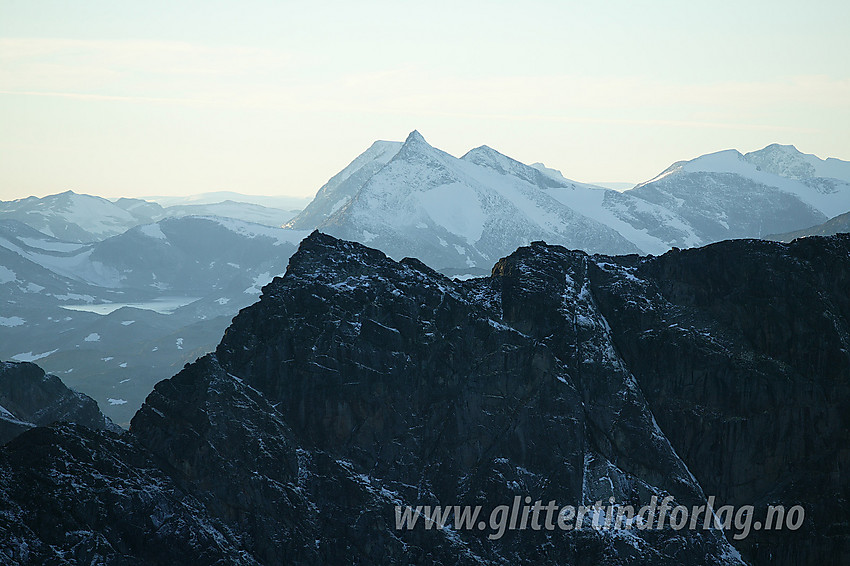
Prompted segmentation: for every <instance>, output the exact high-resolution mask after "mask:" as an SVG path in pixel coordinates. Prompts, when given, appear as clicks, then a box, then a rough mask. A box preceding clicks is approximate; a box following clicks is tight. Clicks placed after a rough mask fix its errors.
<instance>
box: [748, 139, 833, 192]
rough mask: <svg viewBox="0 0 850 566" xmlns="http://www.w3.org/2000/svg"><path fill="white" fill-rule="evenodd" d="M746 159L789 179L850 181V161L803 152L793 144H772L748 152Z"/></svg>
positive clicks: (761, 169)
mask: <svg viewBox="0 0 850 566" xmlns="http://www.w3.org/2000/svg"><path fill="white" fill-rule="evenodd" d="M744 159H745V160H746V161H748V162H749V163H752V164H753V165H755V166H756V167H757V168H758V169H759V170H760V171H765V172H767V173H773V174H774V175H779V176H780V177H787V178H789V179H798V180H804V179H811V178H812V177H825V178H833V179H839V180H842V181H845V182H846V181H850V162H847V161H842V160H840V159H835V158H834V157H830V158H829V159H821V158H820V157H818V156H817V155H812V154H810V153H803V152H801V151H800V150H798V149H797V148H796V147H794V146H793V145H781V144H778V143H774V144H770V145H769V146H767V147H765V148H764V149H760V150H758V151H751V152H749V153H747V154H746V155H744Z"/></svg>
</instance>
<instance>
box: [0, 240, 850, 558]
mask: <svg viewBox="0 0 850 566" xmlns="http://www.w3.org/2000/svg"><path fill="white" fill-rule="evenodd" d="M848 277H850V237H833V238H830V239H812V240H810V241H806V242H797V243H794V244H791V245H785V244H778V243H766V242H754V241H734V242H725V243H721V244H717V245H714V246H710V247H708V248H703V249H697V250H690V251H688V252H670V253H668V254H665V255H664V256H662V257H657V258H654V257H648V258H641V257H638V256H622V257H614V258H612V257H605V256H589V255H587V254H585V253H583V252H576V251H570V250H567V249H564V248H561V247H558V246H547V245H546V244H544V243H542V242H537V243H533V244H532V245H531V246H529V247H525V248H520V249H519V250H517V251H516V252H515V253H513V254H511V255H510V256H508V257H506V258H504V259H502V260H500V261H499V262H498V263H497V264H496V266H495V267H494V269H493V273H492V275H491V276H490V277H487V278H480V279H474V280H470V281H465V282H460V281H455V280H451V279H448V278H446V277H444V276H442V275H440V274H438V273H437V272H435V271H433V270H432V269H430V268H429V267H427V266H425V265H424V264H422V263H421V262H419V261H417V260H413V259H405V260H402V261H401V262H396V261H393V260H391V259H389V258H387V257H386V256H385V255H384V254H383V253H381V252H379V251H377V250H373V249H370V248H367V247H365V246H362V245H360V244H355V243H351V242H345V241H341V240H337V239H335V238H332V237H330V236H326V235H323V234H320V233H313V234H312V235H311V236H310V237H308V238H307V239H306V240H304V241H303V242H302V243H301V246H300V248H299V250H298V252H297V253H296V254H295V255H294V256H293V257H292V259H291V260H290V264H289V268H288V270H287V273H286V275H285V276H284V277H282V278H277V279H275V280H274V281H273V282H272V283H270V284H269V285H267V286H266V287H265V288H264V289H263V296H262V298H261V300H260V301H259V302H258V303H256V304H255V305H253V306H251V307H248V308H246V309H243V310H242V311H241V312H240V313H239V315H238V316H237V317H236V318H235V319H234V321H233V324H232V325H231V327H230V328H229V329H228V330H227V332H226V334H225V336H224V338H223V339H222V341H221V344H220V345H219V347H218V348H217V350H216V352H214V353H212V354H209V355H207V356H205V357H203V358H201V359H199V360H198V361H196V362H195V363H193V364H190V365H187V366H186V368H184V370H183V371H181V372H180V373H179V374H177V375H176V376H174V377H173V378H171V379H168V380H165V381H163V382H160V383H159V384H158V385H157V386H156V388H155V390H154V391H153V392H152V393H151V394H150V396H149V397H148V399H147V400H146V402H145V404H144V405H143V406H142V408H141V409H140V410H139V412H138V413H137V414H136V416H135V417H134V419H133V421H132V426H131V431H130V434H128V435H124V436H122V437H118V436H115V435H114V434H111V433H109V432H91V431H89V430H87V429H85V428H83V427H79V426H67V425H61V426H59V425H57V426H53V427H51V428H48V429H44V428H38V429H35V430H32V431H29V432H26V433H24V434H22V435H21V436H20V437H19V438H17V439H15V440H14V441H13V442H12V443H10V444H9V445H7V446H6V447H5V448H4V449H3V451H2V452H0V506H2V509H4V510H5V512H4V513H0V532H2V533H3V536H2V537H0V540H2V541H4V542H2V543H0V557H2V558H3V559H4V563H6V562H8V563H11V564H41V563H44V562H46V561H48V562H50V561H52V562H53V563H57V564H63V563H77V562H79V561H85V562H86V563H91V562H92V561H94V562H97V563H106V564H142V563H144V564H170V563H174V562H175V561H177V562H180V563H197V564H216V563H229V564H230V563H233V564H278V563H286V564H341V563H351V564H388V565H391V564H425V563H429V564H434V563H437V564H551V565H555V564H569V565H585V564H586V565H591V564H594V565H595V564H670V565H698V564H706V565H708V564H712V565H714V564H743V563H748V564H789V565H790V564H816V563H837V562H838V561H840V557H841V556H843V555H844V554H843V553H844V552H846V551H847V546H848V544H847V541H848V532H847V528H846V526H844V525H845V523H844V519H843V515H842V514H841V509H842V508H843V506H844V505H845V503H846V493H847V485H848V482H847V478H846V475H844V476H842V470H845V469H846V463H847V462H846V459H847V450H846V448H844V447H846V446H847V442H846V436H847V430H848V429H847V424H846V416H845V415H847V414H850V413H848V411H847V409H848V403H847V401H848V396H847V393H848V391H847V388H848V384H850V371H848V369H849V368H850V358H848V353H847V352H848V337H849V336H850V332H848V320H850V298H848V296H847V293H846V289H847V288H848V285H847V283H848ZM667 495H669V496H672V497H673V498H674V499H675V504H682V505H686V506H689V507H690V506H692V505H699V504H702V503H704V502H705V501H706V498H707V496H709V495H713V496H716V497H717V499H718V501H722V502H724V503H730V504H736V505H744V504H753V505H756V506H759V505H766V504H771V503H782V504H786V505H788V506H791V505H794V504H801V505H804V507H805V508H806V522H805V524H804V526H803V527H802V528H801V529H800V530H798V531H794V532H788V531H782V532H779V533H770V532H753V533H751V534H750V536H749V537H747V538H746V539H743V540H740V541H738V540H734V541H732V540H731V538H732V537H731V536H729V539H730V541H731V542H730V541H727V539H726V537H725V536H724V534H723V533H722V532H720V531H716V530H687V529H686V530H678V531H674V530H672V529H670V528H666V529H663V530H640V531H639V530H632V531H627V532H626V531H613V530H606V529H601V530H600V529H593V528H589V527H585V528H583V529H578V530H571V531H561V530H555V531H547V530H545V529H541V530H532V529H528V530H517V531H508V532H506V533H505V534H504V536H503V537H501V538H499V539H497V540H491V538H490V537H488V534H490V533H492V531H491V530H489V529H481V530H477V529H471V530H454V529H445V530H436V529H433V530H428V529H424V528H421V527H420V528H416V529H414V530H398V529H396V528H395V507H396V506H397V505H411V506H414V507H415V506H417V505H482V506H483V507H484V509H485V510H486V512H489V510H490V509H492V508H493V507H494V506H496V505H501V504H506V505H509V504H511V503H512V502H513V501H514V498H516V497H520V498H525V497H530V498H531V501H536V500H541V501H543V502H544V503H545V502H548V501H551V500H555V501H556V502H557V503H558V504H559V505H582V504H584V505H591V504H593V503H595V502H596V501H600V500H602V501H604V502H605V503H607V501H608V500H609V498H614V500H616V501H618V502H620V503H630V504H634V505H636V506H638V505H642V504H645V503H647V502H649V500H650V498H651V497H652V496H659V497H664V496H667ZM119 515H120V516H119ZM733 544H734V546H733Z"/></svg>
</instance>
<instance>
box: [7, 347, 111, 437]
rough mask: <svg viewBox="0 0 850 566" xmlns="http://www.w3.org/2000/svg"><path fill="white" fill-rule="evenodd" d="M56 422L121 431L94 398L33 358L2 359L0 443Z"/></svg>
mask: <svg viewBox="0 0 850 566" xmlns="http://www.w3.org/2000/svg"><path fill="white" fill-rule="evenodd" d="M55 422H73V423H78V424H81V425H84V426H86V427H88V428H91V429H93V430H111V431H112V432H120V431H121V428H120V427H118V426H117V425H115V424H114V423H113V422H112V421H111V420H109V418H107V417H105V416H104V415H103V413H101V412H100V409H99V408H98V406H97V402H95V400H94V399H92V398H91V397H89V396H88V395H85V394H83V393H79V392H77V391H73V390H71V389H68V388H67V387H66V386H65V384H64V383H62V380H61V379H59V378H58V377H56V376H55V375H50V374H45V373H44V370H42V369H41V368H40V367H38V366H37V365H35V364H33V363H29V362H0V444H5V443H6V442H8V441H10V440H11V439H13V438H14V437H16V436H18V435H19V434H21V433H22V432H24V431H25V430H29V429H31V428H33V427H36V426H47V425H50V424H53V423H55Z"/></svg>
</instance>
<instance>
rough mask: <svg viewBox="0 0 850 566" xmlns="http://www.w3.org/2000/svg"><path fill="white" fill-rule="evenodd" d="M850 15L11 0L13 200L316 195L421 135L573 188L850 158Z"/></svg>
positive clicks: (831, 9) (4, 139)
mask: <svg viewBox="0 0 850 566" xmlns="http://www.w3.org/2000/svg"><path fill="white" fill-rule="evenodd" d="M847 21H850V3H846V2H838V1H829V2H826V1H818V0H815V1H813V2H809V3H806V4H800V3H796V2H795V3H792V2H762V1H757V2H745V3H733V2H712V3H706V2H696V3H687V4H684V3H676V2H659V1H656V2H647V3H642V4H636V3H633V2H625V1H617V2H600V3H588V2H582V3H578V2H544V1H537V2H529V3H524V4H523V5H522V6H520V5H518V4H517V3H508V2H479V1H476V2H465V3H448V2H402V1H394V2H389V1H385V2H363V3H351V2H347V3H343V2H324V3H302V2H272V1H256V0H254V1H249V2H239V3H237V2H226V1H221V2H212V3H210V2H199V1H184V2H177V3H175V2H164V1H159V0H157V1H152V2H146V3H124V2H120V3H116V2H107V1H85V2H79V3H76V2H75V3H68V2H55V1H44V0H32V1H28V2H20V1H8V0H0V200H9V199H13V198H21V197H23V196H28V195H31V194H34V195H38V196H41V195H45V194H50V193H56V192H61V191H64V190H68V189H71V190H74V191H76V192H82V193H89V194H99V195H102V196H108V197H114V196H121V195H124V196H141V195H151V194H158V195H169V194H193V193H200V192H209V191H218V190H232V191H237V192H242V193H247V194H268V195H278V194H289V195H295V196H311V195H312V194H314V193H315V191H316V190H317V189H318V188H319V187H320V186H321V185H322V184H323V183H324V182H325V181H327V179H328V178H329V177H331V176H332V175H334V174H335V173H336V172H338V171H339V170H340V169H341V168H343V167H344V166H345V165H346V164H347V163H348V162H349V161H351V160H352V159H353V158H354V157H356V156H357V155H358V154H359V153H361V152H362V151H364V150H365V149H366V148H367V147H368V146H369V145H370V144H371V143H372V142H373V141H375V140H377V139H393V140H403V139H404V138H405V136H406V135H407V133H408V132H409V131H411V130H413V129H418V130H419V131H420V132H421V133H422V134H423V135H424V136H425V138H426V139H427V140H428V142H429V143H431V144H432V145H434V146H436V147H439V148H441V149H443V150H445V151H448V152H449V153H452V154H453V155H458V156H460V155H462V154H463V153H465V152H466V151H467V150H469V149H471V148H473V147H476V146H479V145H482V144H486V145H489V146H491V147H493V148H495V149H497V150H499V151H501V152H502V153H505V154H507V155H509V156H511V157H513V158H515V159H518V160H520V161H523V162H526V163H532V162H535V161H542V162H543V163H545V164H546V165H547V166H549V167H554V168H557V169H560V170H561V171H562V173H563V174H564V175H565V176H567V177H569V178H572V179H575V180H578V181H585V182H614V181H620V182H631V183H637V182H640V181H644V180H647V179H649V178H652V177H654V176H655V175H656V174H658V173H659V172H660V171H661V170H663V169H665V168H666V167H667V166H668V165H670V163H672V162H674V161H678V160H682V159H690V158H693V157H696V156H698V155H701V154H704V153H708V152H712V151H718V150H722V149H728V148H735V149H738V150H740V151H742V152H746V151H752V150H755V149H759V148H761V147H764V146H766V145H768V144H770V143H774V142H778V143H786V144H794V145H795V146H796V147H797V148H798V149H800V150H801V151H804V152H806V153H814V154H816V155H818V156H819V157H822V158H825V157H837V158H841V159H850V136H848V135H847V132H848V130H850V102H849V101H850V65H848V56H850V34H847V33H846V30H845V29H844V28H845V27H846V22H847Z"/></svg>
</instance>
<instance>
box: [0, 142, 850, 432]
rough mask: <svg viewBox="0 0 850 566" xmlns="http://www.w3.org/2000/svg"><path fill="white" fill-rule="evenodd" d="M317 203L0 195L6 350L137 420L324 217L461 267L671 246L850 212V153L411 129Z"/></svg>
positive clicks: (452, 269)
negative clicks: (646, 165) (560, 148)
mask: <svg viewBox="0 0 850 566" xmlns="http://www.w3.org/2000/svg"><path fill="white" fill-rule="evenodd" d="M304 204H305V201H304V199H297V198H293V197H252V196H246V195H239V194H236V193H229V192H218V193H205V194H201V195H194V196H189V197H149V199H131V198H121V199H117V200H114V201H111V200H107V199H103V198H100V197H95V196H90V195H82V194H76V193H73V192H70V191H68V192H65V193H61V194H57V195H51V196H48V197H44V198H35V197H30V198H26V199H20V200H16V201H10V202H0V359H10V360H15V361H34V360H38V362H39V363H40V364H41V365H43V366H44V367H45V368H46V369H47V370H48V371H50V372H53V373H56V374H58V375H61V376H62V379H64V380H65V381H66V382H67V383H68V384H69V385H71V386H72V387H74V388H77V389H79V390H81V391H85V392H86V393H87V394H89V395H91V396H92V397H93V398H95V399H96V400H97V401H98V403H100V405H101V407H102V408H103V410H104V412H105V413H106V414H107V415H108V416H109V417H111V418H112V419H113V420H115V422H118V423H120V424H123V425H125V426H126V425H127V424H128V422H129V418H130V416H132V414H133V413H134V411H135V410H136V409H137V408H138V407H139V405H140V404H141V402H142V400H143V399H144V397H145V395H147V393H148V392H149V391H150V388H151V387H152V386H153V384H154V383H155V382H157V381H158V380H160V379H163V378H165V377H168V376H170V375H173V373H174V372H175V370H177V369H179V368H180V367H182V365H183V364H185V363H186V362H190V361H192V360H194V359H195V358H196V357H198V356H200V355H202V354H204V353H206V352H208V351H210V349H212V348H213V347H214V346H215V344H216V342H217V341H218V339H219V337H220V335H221V332H222V331H223V330H224V329H225V328H226V327H227V325H228V324H229V322H230V319H231V318H232V317H233V316H234V315H235V314H236V313H237V312H238V311H239V309H241V308H243V307H245V306H248V305H249V304H251V303H252V302H254V301H255V300H256V299H257V297H258V296H259V295H260V292H261V288H262V286H263V285H264V284H266V283H268V282H269V281H270V280H271V279H272V277H274V276H275V275H278V274H281V273H283V272H284V270H285V269H286V265H287V262H288V260H289V257H290V255H291V254H292V253H293V252H294V251H295V250H296V249H297V246H298V243H299V242H300V241H301V240H302V239H303V238H304V237H305V236H306V235H307V234H309V233H310V231H312V230H315V229H319V230H320V231H322V232H326V233H329V234H332V235H335V236H337V237H341V238H345V239H348V240H352V241H359V242H361V243H364V244H368V245H369V246H372V247H376V248H379V249H381V250H383V251H385V252H386V253H387V254H388V255H389V256H390V257H393V258H395V259H401V258H403V257H415V258H418V259H419V260H422V261H424V262H426V263H427V264H429V265H431V266H434V267H435V268H437V269H438V270H439V271H441V272H443V273H444V274H447V275H452V276H463V277H469V276H474V275H484V274H489V273H490V270H491V269H492V266H493V264H494V263H496V262H497V261H498V260H499V258H501V257H504V256H505V255H507V254H509V253H511V252H512V251H513V250H514V249H516V248H517V247H520V246H523V245H528V244H529V243H530V242H532V241H539V240H543V241H546V242H548V243H550V244H559V245H563V246H565V247H567V248H572V249H581V250H584V251H588V252H591V253H606V254H654V255H660V254H662V253H664V252H665V251H667V250H669V249H670V248H672V247H678V248H688V247H694V246H701V245H704V244H707V243H711V242H715V241H718V240H722V239H728V238H751V237H770V238H775V239H788V238H792V239H793V238H794V237H799V236H802V235H808V234H820V233H824V234H826V233H834V232H837V231H846V230H847V217H846V215H845V216H843V217H842V216H840V215H841V214H844V213H847V212H848V210H850V163H848V162H846V161H841V160H837V159H826V160H822V159H819V158H817V157H815V156H812V155H806V154H803V153H800V152H799V151H797V150H796V149H795V148H794V147H793V146H780V145H771V146H768V147H766V148H764V149H762V150H759V151H756V152H752V153H747V154H741V153H739V152H737V151H733V150H729V151H722V152H718V153H714V154H709V155H704V156H701V157H698V158H696V159H693V160H690V161H682V162H678V163H675V164H673V165H672V166H670V167H669V168H667V169H666V170H664V171H663V172H662V173H661V174H659V175H658V176H657V177H655V178H653V179H651V180H650V181H647V182H645V183H641V184H639V185H637V186H636V187H634V188H632V189H630V190H626V191H624V192H619V191H616V190H612V189H606V188H603V187H599V186H595V185H591V184H586V183H580V182H576V181H572V180H570V179H568V178H566V177H565V176H563V175H562V174H561V173H560V172H559V171H557V170H555V169H550V168H548V167H546V166H544V165H543V164H541V163H535V164H533V165H525V164H523V163H520V162H518V161H516V160H514V159H511V158H510V157H507V156H505V155H503V154H501V153H499V152H498V151H496V150H494V149H492V148H490V147H488V146H481V147H478V148H475V149H473V150H471V151H469V152H468V153H466V154H465V155H463V156H462V157H460V158H457V157H454V156H452V155H449V154H447V153H445V152H443V151H441V150H439V149H437V148H434V147H432V146H430V145H429V144H428V143H427V142H426V141H425V139H424V138H423V137H422V136H421V135H420V134H419V133H418V132H415V131H414V132H412V133H411V134H410V135H409V136H408V138H407V140H406V141H404V142H392V141H378V142H375V143H374V144H373V145H372V146H371V147H369V148H368V149H367V150H366V151H365V152H364V153H363V154H361V155H360V156H358V157H357V158H356V159H354V160H353V161H352V162H351V163H350V164H349V165H348V166H347V167H345V168H344V169H343V170H342V171H340V172H339V173H337V174H336V175H334V176H333V177H332V178H331V179H330V180H329V181H328V182H327V183H326V184H325V185H324V186H323V187H322V188H321V189H319V191H318V193H317V194H316V197H315V198H314V199H313V200H312V202H310V203H309V204H307V205H306V206H304ZM290 206H292V207H293V208H292V209H289V210H287V208H286V207H290ZM302 207H303V210H301V211H300V212H299V213H297V214H296V211H295V208H302ZM829 218H833V220H830V221H829V222H827V223H826V224H823V223H824V222H825V221H827V219H829ZM283 224H285V227H284V228H281V227H280V226H281V225H283ZM821 225H822V226H821ZM812 227H814V228H812ZM769 234H779V235H778V236H767V235H769Z"/></svg>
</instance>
